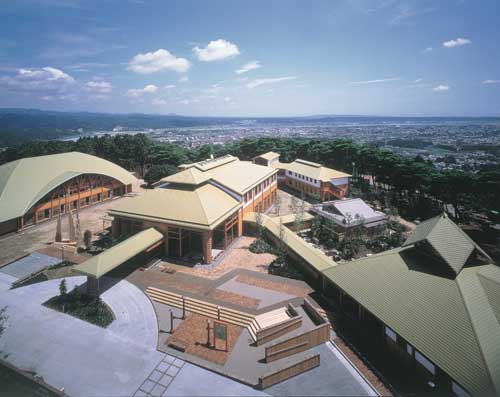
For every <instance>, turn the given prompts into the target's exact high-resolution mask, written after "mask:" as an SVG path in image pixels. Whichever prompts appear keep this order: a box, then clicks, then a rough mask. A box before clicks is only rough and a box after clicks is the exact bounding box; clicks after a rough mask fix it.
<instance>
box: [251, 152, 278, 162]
mask: <svg viewBox="0 0 500 397" xmlns="http://www.w3.org/2000/svg"><path fill="white" fill-rule="evenodd" d="M279 156H280V154H279V153H276V152H267V153H263V154H259V155H258V156H255V157H254V159H258V158H261V159H264V160H267V161H271V160H274V159H276V158H278V157H279Z"/></svg>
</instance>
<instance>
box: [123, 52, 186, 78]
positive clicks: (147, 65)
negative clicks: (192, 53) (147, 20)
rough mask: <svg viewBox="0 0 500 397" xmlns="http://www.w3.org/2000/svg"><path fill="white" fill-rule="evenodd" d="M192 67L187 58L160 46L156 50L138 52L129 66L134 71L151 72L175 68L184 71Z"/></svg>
mask: <svg viewBox="0 0 500 397" xmlns="http://www.w3.org/2000/svg"><path fill="white" fill-rule="evenodd" d="M190 67H191V63H190V62H189V61H188V60H187V59H185V58H177V57H176V56H175V55H174V54H171V53H170V52H169V51H167V50H164V49H163V48H160V49H159V50H156V51H155V52H147V53H145V54H142V53H141V54H137V55H136V56H135V57H133V58H132V59H131V60H130V62H129V66H128V68H127V69H128V70H131V71H133V72H137V73H142V74H150V73H155V72H159V71H162V70H173V71H175V72H178V73H184V72H186V71H187V70H188V69H189V68H190Z"/></svg>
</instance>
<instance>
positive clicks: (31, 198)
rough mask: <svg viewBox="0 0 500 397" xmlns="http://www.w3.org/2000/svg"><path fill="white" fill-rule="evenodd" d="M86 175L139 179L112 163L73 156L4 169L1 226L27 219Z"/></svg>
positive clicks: (1, 171) (24, 162)
mask: <svg viewBox="0 0 500 397" xmlns="http://www.w3.org/2000/svg"><path fill="white" fill-rule="evenodd" d="M82 174H100V175H106V176H109V177H112V178H114V179H116V180H118V181H120V182H121V183H123V184H126V185H128V184H132V183H134V181H136V178H135V177H134V176H133V175H132V174H131V173H130V172H128V171H127V170H125V169H123V168H122V167H120V166H118V165H116V164H113V163H112V162H110V161H107V160H104V159H101V158H99V157H95V156H91V155H89V154H84V153H78V152H70V153H61V154H52V155H48V156H40V157H29V158H25V159H20V160H16V161H13V162H10V163H7V164H4V165H2V166H0V222H4V221H6V220H9V219H13V218H17V217H19V216H22V215H24V213H25V212H26V211H28V210H29V209H30V208H31V207H32V206H33V205H35V204H36V203H37V202H38V201H39V200H40V199H41V198H43V196H45V195H46V194H47V193H49V192H50V191H51V190H53V189H54V188H56V187H57V186H59V185H60V184H62V183H64V182H66V181H67V180H69V179H71V178H73V177H75V176H78V175H82Z"/></svg>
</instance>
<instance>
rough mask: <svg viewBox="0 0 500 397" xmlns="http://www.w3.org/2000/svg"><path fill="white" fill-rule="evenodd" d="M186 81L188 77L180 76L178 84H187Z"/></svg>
mask: <svg viewBox="0 0 500 397" xmlns="http://www.w3.org/2000/svg"><path fill="white" fill-rule="evenodd" d="M188 81H189V77H188V76H182V77H181V78H180V79H179V83H187V82H188Z"/></svg>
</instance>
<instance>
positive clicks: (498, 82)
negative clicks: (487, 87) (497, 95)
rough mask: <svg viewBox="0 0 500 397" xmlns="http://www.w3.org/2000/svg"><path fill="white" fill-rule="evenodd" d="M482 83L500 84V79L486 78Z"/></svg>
mask: <svg viewBox="0 0 500 397" xmlns="http://www.w3.org/2000/svg"><path fill="white" fill-rule="evenodd" d="M481 84H500V80H484V81H483V82H482V83H481Z"/></svg>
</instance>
